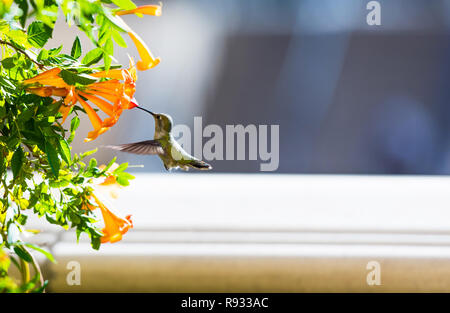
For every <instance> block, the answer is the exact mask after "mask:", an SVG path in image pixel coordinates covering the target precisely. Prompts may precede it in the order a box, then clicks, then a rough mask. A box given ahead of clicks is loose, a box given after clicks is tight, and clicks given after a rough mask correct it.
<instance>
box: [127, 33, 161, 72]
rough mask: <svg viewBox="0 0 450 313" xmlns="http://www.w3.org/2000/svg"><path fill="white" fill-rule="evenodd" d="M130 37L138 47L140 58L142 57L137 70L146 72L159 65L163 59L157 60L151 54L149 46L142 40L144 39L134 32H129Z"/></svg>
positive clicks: (137, 64)
mask: <svg viewBox="0 0 450 313" xmlns="http://www.w3.org/2000/svg"><path fill="white" fill-rule="evenodd" d="M128 35H129V36H130V38H131V40H133V42H134V45H135V46H136V49H137V50H138V53H139V56H140V57H141V60H140V61H138V62H137V63H136V68H137V69H138V70H140V71H145V70H148V69H151V68H153V67H155V66H156V65H158V64H159V62H160V61H161V59H160V58H155V57H154V56H153V55H152V53H151V52H150V50H149V48H148V47H147V45H146V44H145V42H144V41H143V40H142V38H141V37H139V35H138V34H136V33H135V32H133V31H130V32H128Z"/></svg>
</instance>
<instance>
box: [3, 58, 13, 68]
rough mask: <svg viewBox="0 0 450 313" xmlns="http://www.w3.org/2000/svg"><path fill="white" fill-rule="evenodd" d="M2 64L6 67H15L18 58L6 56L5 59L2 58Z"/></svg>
mask: <svg viewBox="0 0 450 313" xmlns="http://www.w3.org/2000/svg"><path fill="white" fill-rule="evenodd" d="M2 66H3V67H4V68H5V69H7V70H8V69H10V68H13V67H14V66H16V60H15V58H13V57H10V58H4V59H3V60H2Z"/></svg>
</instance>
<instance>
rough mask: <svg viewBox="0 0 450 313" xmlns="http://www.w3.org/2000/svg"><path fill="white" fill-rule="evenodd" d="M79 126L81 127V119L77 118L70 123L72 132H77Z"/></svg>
mask: <svg viewBox="0 0 450 313" xmlns="http://www.w3.org/2000/svg"><path fill="white" fill-rule="evenodd" d="M78 126H80V118H79V117H78V116H75V117H74V118H73V119H72V121H71V122H70V132H74V131H76V130H77V128H78Z"/></svg>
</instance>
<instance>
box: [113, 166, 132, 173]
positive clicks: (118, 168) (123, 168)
mask: <svg viewBox="0 0 450 313" xmlns="http://www.w3.org/2000/svg"><path fill="white" fill-rule="evenodd" d="M127 167H128V163H122V164H120V165H119V166H118V167H117V168H116V169H115V170H114V172H113V173H114V174H116V175H118V174H120V173H122V172H123V171H125V170H126V169H127Z"/></svg>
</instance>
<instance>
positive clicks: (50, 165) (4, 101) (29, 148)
mask: <svg viewBox="0 0 450 313" xmlns="http://www.w3.org/2000/svg"><path fill="white" fill-rule="evenodd" d="M135 7H136V6H135V5H134V3H132V1H131V0H112V1H109V0H101V1H99V0H96V1H92V0H60V1H56V0H45V1H44V0H16V1H0V17H1V18H2V19H1V20H0V47H1V49H2V50H1V51H2V54H1V55H2V60H1V63H0V234H1V239H0V240H1V241H0V292H30V291H33V292H41V291H43V289H44V288H45V285H46V283H43V282H42V277H40V274H39V271H36V272H37V273H36V275H35V276H34V277H32V278H29V277H27V268H28V266H29V265H28V264H31V265H32V266H37V264H36V263H35V262H34V259H33V257H32V254H31V253H30V252H29V249H31V250H34V251H37V252H40V253H43V254H44V255H45V256H47V257H48V258H49V259H50V260H51V261H54V260H53V257H52V255H51V254H50V253H49V252H47V251H46V250H44V249H42V248H40V247H37V246H34V245H32V244H30V243H26V242H24V241H23V239H22V237H23V236H21V234H23V233H25V232H28V230H27V228H26V221H27V216H28V215H31V214H35V215H37V216H39V217H42V218H45V219H46V220H47V221H48V222H49V223H51V224H55V225H59V226H60V227H63V228H64V229H69V228H73V229H75V230H76V234H77V238H79V236H80V235H81V234H83V233H84V234H86V235H87V236H89V238H90V240H91V244H92V247H93V248H94V249H99V247H100V244H101V237H102V235H103V234H102V231H101V230H100V229H99V228H98V226H96V222H97V220H96V219H95V216H94V214H93V213H92V211H91V210H89V209H86V208H87V207H89V205H91V203H90V195H91V194H92V193H93V188H94V186H93V181H94V180H95V179H98V178H101V177H106V176H108V175H109V176H112V177H114V179H115V180H116V181H117V183H119V184H121V185H123V186H126V185H128V184H129V180H130V179H132V178H133V176H132V175H130V174H128V173H126V172H125V171H124V170H125V169H126V168H127V164H122V165H120V166H118V167H117V168H116V169H115V170H114V171H113V172H112V173H108V172H107V171H108V169H109V168H110V167H111V166H112V164H113V162H114V160H115V159H114V160H112V161H111V163H110V164H109V165H108V166H107V167H106V168H102V169H101V168H100V167H98V166H97V161H96V160H95V159H93V158H91V159H90V160H89V161H88V157H90V156H91V155H92V154H93V153H95V151H88V152H86V153H83V154H75V153H72V151H71V147H70V143H71V142H72V140H73V138H74V136H75V133H76V129H77V127H78V126H79V123H80V120H79V118H78V116H77V115H78V114H83V113H84V110H83V108H81V107H78V106H75V108H74V109H73V112H74V113H75V115H74V116H73V118H72V120H71V122H70V128H69V129H65V127H64V126H63V125H62V124H61V118H62V115H61V113H60V112H59V108H60V106H61V105H62V101H63V100H55V99H53V98H51V97H43V96H39V95H36V94H31V93H28V92H27V91H26V90H25V87H24V85H23V84H22V82H23V81H24V80H26V79H30V78H32V77H34V76H36V75H37V74H39V73H40V72H42V70H43V69H48V68H53V67H59V68H60V69H62V71H61V73H60V77H61V78H62V79H63V80H64V81H65V82H66V83H67V84H69V85H73V86H84V85H88V84H91V83H92V82H94V81H96V80H97V79H96V78H94V77H92V76H90V75H89V74H90V73H92V72H93V71H99V70H108V69H110V68H115V67H120V66H115V65H112V64H111V63H112V58H111V56H112V55H113V53H114V45H113V41H115V42H116V43H117V44H118V45H119V46H121V47H123V46H126V44H125V41H124V40H123V38H122V33H123V32H124V31H128V27H127V26H126V25H125V24H124V23H123V22H122V21H121V20H120V19H118V18H116V17H115V15H114V10H117V9H132V8H135ZM59 12H62V13H63V15H64V18H65V22H66V23H67V24H69V25H76V26H77V27H78V28H79V29H81V30H82V31H83V32H84V33H85V34H86V35H87V37H88V38H90V39H91V41H92V42H93V43H94V44H95V48H94V49H93V50H91V51H86V53H85V55H84V56H83V50H82V47H81V43H80V39H79V38H78V37H76V38H75V39H74V42H73V45H72V49H71V53H70V55H67V54H64V53H61V50H62V46H59V47H51V48H49V47H47V46H46V43H47V42H48V40H49V39H50V38H51V37H52V33H53V29H54V27H55V22H56V19H57V17H58V14H59ZM28 17H32V18H33V22H31V23H29V24H28V25H27V22H28ZM101 60H103V65H99V66H96V67H94V65H95V64H97V63H98V62H100V61H101ZM11 263H13V264H14V265H16V266H17V267H18V269H19V271H20V272H21V273H22V274H23V277H22V284H18V283H17V282H16V281H15V280H14V279H12V278H11V277H9V276H8V270H9V267H10V265H11Z"/></svg>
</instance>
